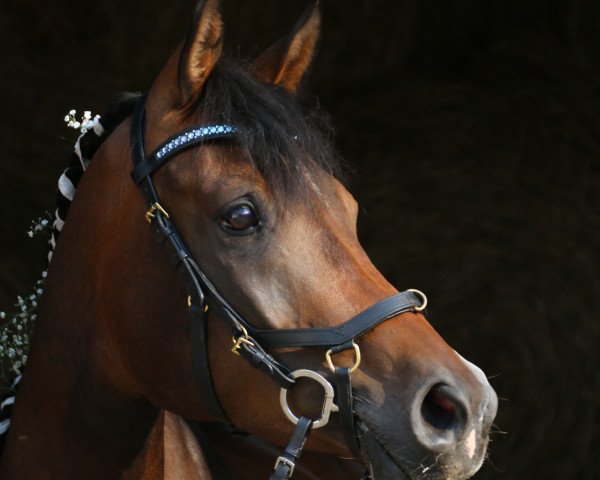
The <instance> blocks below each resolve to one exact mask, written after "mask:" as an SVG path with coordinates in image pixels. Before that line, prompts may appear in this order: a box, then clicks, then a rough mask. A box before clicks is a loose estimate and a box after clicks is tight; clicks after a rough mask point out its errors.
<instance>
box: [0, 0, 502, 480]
mask: <svg viewBox="0 0 600 480" xmlns="http://www.w3.org/2000/svg"><path fill="white" fill-rule="evenodd" d="M319 31H320V13H319V8H318V5H317V4H315V5H312V6H310V7H309V8H308V10H307V11H306V12H305V14H304V15H303V16H302V17H301V18H300V20H299V21H298V23H297V24H296V26H295V27H294V29H293V30H292V32H291V33H290V34H289V35H288V36H287V37H286V38H284V39H282V40H280V41H279V42H277V43H275V44H274V45H273V46H272V47H270V48H269V49H267V50H266V51H265V52H264V53H263V54H262V55H260V56H259V57H258V58H257V59H256V60H254V61H253V62H252V63H250V64H244V63H242V62H236V61H234V60H231V59H227V58H225V57H224V56H223V55H222V45H223V35H222V19H221V16H220V12H219V2H218V0H206V1H204V2H200V3H198V6H197V8H196V11H195V13H194V17H193V21H192V26H191V28H190V30H189V33H188V35H187V37H186V39H185V40H184V41H183V42H182V43H181V44H180V45H179V46H178V47H177V48H176V49H175V51H174V52H173V53H172V55H171V56H170V57H169V59H168V61H167V63H166V65H165V66H164V67H163V69H162V70H161V72H160V73H159V74H158V77H157V78H156V80H155V82H154V83H153V84H152V86H151V88H150V90H149V92H148V94H147V95H145V96H141V97H140V98H139V99H137V100H136V102H135V108H134V110H133V113H132V115H131V116H129V117H128V118H127V119H126V120H124V121H122V122H121V123H120V124H119V125H118V126H117V127H116V128H115V129H114V130H113V131H112V132H111V133H110V135H109V136H108V137H107V138H106V139H105V140H104V141H103V142H102V144H101V145H100V146H99V148H98V151H97V152H96V154H95V155H94V157H93V160H92V161H91V162H90V163H89V166H88V168H87V170H86V172H85V174H84V175H83V176H82V177H81V180H80V181H79V184H78V186H77V194H76V196H75V198H74V201H73V204H72V205H71V208H70V210H69V221H68V222H67V223H65V225H64V228H63V230H62V232H61V236H60V241H59V242H58V243H57V244H56V249H55V251H54V254H53V257H52V262H51V264H50V268H49V271H48V277H47V280H46V288H45V293H44V296H43V300H42V302H41V305H40V311H39V315H38V320H37V324H36V331H35V335H34V338H33V341H32V345H31V351H30V354H29V359H28V363H27V371H26V374H25V375H24V377H23V380H22V383H21V385H20V386H19V391H18V397H17V401H16V403H15V405H14V409H13V413H12V423H11V426H10V429H9V431H8V438H7V441H6V446H5V449H4V452H3V456H2V460H1V462H0V476H1V478H3V479H7V480H10V479H17V478H19V479H22V478H35V479H38V478H55V477H59V476H61V477H65V478H84V477H86V478H87V477H92V478H99V479H101V478H107V479H108V478H110V479H114V478H123V477H124V476H125V475H126V474H127V475H129V478H132V477H131V474H133V475H134V474H135V473H131V472H133V471H134V470H135V468H134V467H132V466H134V465H136V463H135V462H136V459H139V458H144V451H145V450H144V449H145V448H146V447H147V446H148V444H149V443H148V442H150V445H152V438H153V437H152V434H153V432H156V430H155V429H156V426H157V422H159V423H160V415H161V412H163V411H165V410H166V411H169V412H173V413H174V414H176V415H177V416H178V417H181V418H187V419H192V420H194V421H198V422H209V421H215V420H218V421H223V420H226V421H228V422H230V423H231V424H233V425H235V426H236V428H237V429H240V430H242V431H244V432H249V433H251V434H252V435H254V436H255V437H257V438H261V439H264V440H265V441H267V442H270V443H273V444H276V445H285V444H286V443H287V445H288V446H287V447H286V448H285V450H284V451H283V452H282V453H281V455H280V456H279V457H277V460H276V463H275V472H274V473H273V474H272V477H271V478H277V479H283V478H290V476H291V474H292V473H293V471H294V468H295V466H296V463H297V462H298V458H299V455H300V453H301V452H302V449H303V448H306V450H307V451H310V452H319V453H322V454H327V455H331V456H352V457H356V458H359V459H361V460H362V461H363V462H364V463H365V465H366V466H367V467H368V469H369V471H370V474H371V476H372V477H373V478H374V479H377V480H379V479H391V478H405V479H411V478H415V477H417V476H418V478H424V479H427V478H432V479H433V478H456V479H463V478H468V477H470V476H472V475H473V474H474V473H475V472H476V471H477V470H478V468H479V467H480V466H481V464H482V462H483V460H484V457H485V451H486V448H487V444H488V434H489V429H490V425H491V423H492V421H493V418H494V416H495V413H496V409H497V397H496V395H495V393H494V391H493V389H492V388H491V386H490V385H489V383H488V381H487V379H486V377H485V375H484V374H483V372H482V371H481V370H480V369H479V368H477V367H476V366H474V365H473V364H471V363H469V362H468V361H466V360H465V359H463V358H462V357H461V356H460V355H459V354H458V353H456V352H455V351H454V350H453V349H452V348H451V347H450V346H448V345H447V344H446V342H444V340H443V339H442V338H441V337H440V336H439V335H438V334H437V333H436V332H435V331H434V330H433V328H432V327H431V326H430V324H429V323H428V322H427V320H426V318H425V316H424V309H425V307H426V304H427V300H426V297H425V296H424V294H422V293H420V292H418V291H414V290H412V291H404V292H398V291H397V290H396V289H395V288H394V287H393V286H392V285H391V284H390V283H388V282H387V281H386V280H385V278H384V277H383V276H382V275H381V273H380V272H379V271H378V270H377V269H376V268H375V266H374V265H373V264H372V263H371V262H370V260H369V258H368V256H367V255H366V253H365V251H364V250H363V248H362V247H361V246H360V244H359V242H358V239H357V231H356V218H357V203H356V201H355V200H354V199H353V197H352V196H351V195H350V193H349V192H348V191H347V189H346V188H345V186H344V184H343V182H342V180H343V177H342V169H341V167H340V162H339V161H338V159H337V156H336V154H335V152H334V149H333V147H332V144H331V140H330V138H329V136H328V125H327V122H326V121H325V120H324V117H323V116H322V115H319V112H317V111H315V110H314V109H310V108H308V107H306V106H303V105H302V104H301V102H300V101H299V93H298V91H299V88H300V85H301V81H302V80H303V78H304V76H305V73H306V72H307V70H308V69H309V67H310V65H311V63H312V60H313V57H314V54H315V50H316V46H317V43H318V38H319ZM147 152H152V153H150V154H147ZM132 162H133V170H132V169H131V166H132ZM132 179H133V181H132ZM159 195H160V196H159ZM148 224H150V226H149V225H148ZM156 237H158V239H159V241H158V242H157V239H156ZM398 240H401V232H398ZM165 249H166V250H167V255H165ZM232 345H233V347H232ZM232 352H233V353H232ZM235 354H237V355H235ZM332 384H334V385H335V389H334V387H333V385H332ZM282 409H283V413H282ZM300 412H301V413H300ZM309 433H310V436H309ZM290 435H291V440H289V443H288V439H289V438H290ZM159 436H160V435H159ZM307 437H308V440H307ZM164 438H165V439H168V438H172V436H170V437H169V436H164ZM167 441H168V442H169V441H171V440H167ZM235 454H236V452H235V451H234V450H231V451H230V452H229V455H230V456H231V461H232V462H233V461H235ZM140 456H141V457H140ZM146 458H147V457H146ZM132 468H133V470H132ZM142 470H143V469H142ZM126 472H129V473H126ZM140 475H144V474H140ZM142 478H143V476H142ZM184 478H185V477H184Z"/></svg>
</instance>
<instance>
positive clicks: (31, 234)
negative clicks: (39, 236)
mask: <svg viewBox="0 0 600 480" xmlns="http://www.w3.org/2000/svg"><path fill="white" fill-rule="evenodd" d="M27 235H29V238H33V232H32V231H31V230H29V231H28V232H27Z"/></svg>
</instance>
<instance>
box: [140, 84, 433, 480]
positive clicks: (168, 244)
mask: <svg viewBox="0 0 600 480" xmlns="http://www.w3.org/2000/svg"><path fill="white" fill-rule="evenodd" d="M145 104H146V96H145V95H142V96H141V97H140V98H139V100H138V102H137V104H136V106H135V110H134V112H133V118H132V122H131V132H130V137H131V155H132V160H133V170H132V172H131V177H132V178H133V181H134V182H135V184H136V185H137V186H138V187H139V188H140V191H141V193H142V195H143V197H144V200H145V202H146V206H147V209H148V210H147V211H146V213H145V218H146V220H147V221H148V223H149V224H150V226H151V228H152V230H153V231H154V233H155V235H156V238H157V239H158V242H159V243H160V244H161V245H162V246H163V248H164V250H165V252H166V254H167V255H168V257H169V259H170V261H171V264H172V266H173V268H174V269H175V270H176V271H177V273H178V274H179V276H180V278H181V280H182V281H183V283H184V285H185V287H186V289H187V292H188V295H189V297H188V307H189V309H188V310H189V318H190V335H191V344H192V352H191V355H192V362H193V370H194V374H195V376H196V378H197V381H198V384H199V388H200V392H201V394H202V395H203V397H204V399H205V400H206V403H207V405H208V406H209V408H210V410H211V413H212V415H214V417H215V419H218V420H222V421H226V422H229V420H228V418H227V415H226V414H225V412H224V411H223V408H222V407H221V404H220V402H219V399H218V398H217V395H216V392H215V390H214V386H213V382H212V379H211V374H210V368H209V364H208V353H207V350H208V349H207V315H208V310H209V308H210V310H213V311H214V312H215V313H216V314H217V315H218V316H219V317H221V318H222V319H224V320H225V321H226V322H227V323H228V324H229V326H230V328H231V333H232V341H233V346H232V348H231V351H232V352H233V353H235V354H236V355H239V356H240V357H241V358H243V359H244V360H246V361H247V362H248V363H250V365H252V366H253V367H254V368H256V369H258V370H259V371H261V372H262V373H264V374H266V375H268V376H269V377H270V378H272V379H273V381H275V382H277V384H278V385H279V386H280V387H281V394H280V403H281V406H282V409H283V412H284V415H285V416H286V417H287V418H288V419H289V420H290V421H291V422H292V423H294V424H295V425H296V427H295V430H294V433H293V434H292V438H291V439H290V442H289V444H288V446H287V447H286V448H285V450H284V451H283V452H282V454H281V455H280V456H279V457H278V458H277V461H276V462H275V468H274V471H273V473H272V475H271V477H270V480H285V479H289V478H291V476H292V473H293V471H294V467H295V464H296V462H297V460H298V458H299V457H300V454H301V453H302V448H303V446H304V443H305V441H306V438H307V436H308V434H309V432H310V431H311V429H314V428H320V427H324V426H325V425H326V424H327V422H328V421H329V417H330V415H331V414H332V413H338V414H339V416H340V423H341V426H342V432H343V434H344V438H345V440H346V443H347V444H348V448H349V449H350V451H351V452H352V455H353V456H355V457H360V444H359V441H358V437H357V435H356V431H355V422H356V413H355V412H354V409H353V405H352V403H353V402H352V384H351V375H352V372H354V371H355V370H356V369H357V368H358V367H359V365H360V360H361V357H360V348H359V346H358V345H357V343H356V342H355V340H356V339H357V338H358V337H360V336H361V335H363V334H364V333H365V332H367V331H369V330H371V329H372V328H374V327H375V326H376V325H379V324H380V323H382V322H384V321H385V320H388V319H389V318H392V317H394V316H396V315H398V314H400V313H403V312H408V311H422V310H424V309H425V306H426V305H427V298H426V297H425V295H424V294H423V293H421V292H419V291H418V290H407V291H404V292H400V293H397V294H395V295H392V296H390V297H388V298H385V299H384V300H381V301H380V302H377V303H375V304H374V305H372V306H370V307H369V308H367V309H366V310H363V311H362V312H360V313H358V314H357V315H355V316H354V317H352V318H351V319H349V320H347V321H346V322H344V323H342V324H339V325H335V326H333V327H329V328H290V329H259V328H256V327H254V326H253V325H252V324H251V323H250V322H248V321H247V320H246V319H245V318H244V317H243V316H242V315H240V314H239V313H238V312H237V311H236V310H235V308H234V307H233V306H232V305H231V304H230V303H229V302H228V301H227V300H226V299H225V297H224V296H223V295H222V294H221V293H220V292H219V291H218V290H217V289H216V288H215V286H214V285H213V284H212V283H211V281H210V280H209V279H208V278H207V276H206V275H205V274H204V272H203V271H202V269H201V268H200V266H199V265H198V263H197V262H196V261H195V259H194V258H193V257H192V256H191V254H190V252H189V250H188V249H187V247H186V246H185V244H184V242H183V240H182V238H181V236H180V235H179V233H178V232H177V230H176V229H175V227H174V226H173V224H172V223H171V220H170V216H169V213H167V210H165V208H163V206H162V205H161V203H160V199H159V197H158V194H157V192H156V187H155V185H154V182H153V181H152V174H153V173H154V172H155V171H156V170H157V169H158V168H160V167H161V166H162V165H163V164H165V163H166V162H167V161H169V160H170V159H171V158H173V157H174V156H175V155H177V154H178V153H179V152H181V151H183V150H186V149H188V148H191V147H195V146H199V145H202V144H203V143H204V142H206V141H208V140H211V141H223V140H224V141H235V139H236V127H235V126H232V125H227V124H209V125H197V126H194V127H191V128H188V129H186V130H183V131H182V132H180V133H178V134H176V135H174V136H172V137H170V138H169V139H167V140H166V141H165V142H163V143H162V144H161V145H160V146H159V147H158V148H157V149H156V150H155V151H154V152H153V153H151V154H150V155H148V156H146V154H145V152H144V136H145V129H146V120H145ZM283 347H310V348H322V349H327V353H326V361H327V364H328V366H329V369H330V370H331V372H332V375H331V377H332V378H331V379H327V378H326V377H325V376H323V375H321V374H320V373H317V372H315V371H312V370H308V369H300V370H296V371H290V370H289V369H288V368H287V367H286V366H285V365H283V364H281V363H280V362H279V361H278V360H277V359H276V358H275V357H274V356H272V355H271V354H269V353H267V350H269V349H277V348H283ZM351 349H353V350H354V351H355V363H354V365H353V366H352V367H350V368H346V367H336V366H335V365H334V364H333V361H332V355H335V354H337V353H340V352H343V351H345V350H351ZM301 377H305V378H310V379H311V380H313V381H315V382H317V383H319V384H320V385H321V387H322V388H323V392H324V400H323V408H322V411H321V416H320V417H319V418H314V419H311V418H307V417H304V416H300V417H297V416H296V415H295V414H294V413H293V412H292V410H291V409H290V407H289V405H288V402H287V392H288V390H290V389H291V388H292V387H293V386H294V384H295V383H296V380H297V379H298V378H301ZM331 380H333V383H334V385H335V388H334V387H333V386H332V383H331ZM229 423H231V422H229Z"/></svg>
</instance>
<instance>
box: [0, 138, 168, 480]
mask: <svg viewBox="0 0 600 480" xmlns="http://www.w3.org/2000/svg"><path fill="white" fill-rule="evenodd" d="M122 151H123V150H122V147H121V150H120V152H121V155H122ZM113 154H114V152H113ZM110 156H111V155H105V156H104V157H105V158H97V159H96V158H95V159H94V161H93V162H92V163H91V164H90V168H89V170H88V172H87V173H86V174H85V175H84V177H83V178H82V180H81V183H80V186H79V187H78V191H77V196H76V198H75V201H74V203H73V205H72V206H71V210H70V212H69V219H68V221H67V223H66V225H65V228H64V230H63V232H62V234H61V238H60V241H59V242H58V244H57V248H56V250H55V252H54V256H53V259H52V263H51V265H50V268H49V275H48V279H47V282H46V289H45V294H44V297H43V299H42V302H41V305H40V310H39V314H38V320H37V323H36V330H35V335H34V337H33V342H32V345H31V349H30V353H29V358H28V363H27V368H26V372H25V375H24V377H23V381H22V383H21V385H20V387H19V391H18V395H17V400H16V403H15V407H14V410H13V418H12V422H11V427H10V429H9V435H8V438H7V443H6V446H5V450H4V452H3V457H2V462H0V478H2V479H3V480H9V479H17V478H19V479H21V478H60V477H64V478H86V477H88V478H98V479H101V478H110V479H114V478H119V477H120V476H121V474H122V472H123V471H125V470H126V468H127V467H128V466H129V465H130V464H131V462H132V461H133V459H134V458H135V456H136V455H137V454H139V451H140V450H141V449H142V448H143V445H144V442H145V441H146V438H147V436H148V434H149V432H150V430H151V428H152V426H153V424H154V422H155V420H156V416H157V415H158V410H157V409H156V408H155V407H154V406H152V405H151V404H150V403H149V402H147V401H146V400H144V399H143V398H142V396H141V395H139V394H137V395H136V394H135V393H134V392H133V390H132V383H131V379H130V378H129V377H128V374H127V372H126V369H124V368H122V365H121V364H120V361H119V359H118V358H117V357H116V356H115V355H114V351H113V350H112V348H111V342H110V340H111V339H110V338H108V337H107V333H106V329H105V328H104V329H103V328H102V327H101V326H102V325H106V321H105V320H106V319H105V317H106V315H107V313H106V305H107V299H110V296H106V295H107V294H108V292H105V291H104V288H105V287H102V284H106V283H107V282H105V281H103V280H102V275H103V272H102V268H104V265H103V262H102V259H103V258H104V256H105V255H106V254H107V252H106V248H110V247H108V246H107V245H104V244H108V243H110V238H106V234H107V233H109V232H102V229H105V228H108V226H109V224H110V219H106V218H105V217H106V216H107V211H108V210H109V209H111V210H114V209H118V208H119V206H120V205H119V201H120V200H121V201H122V200H123V199H122V198H119V192H120V191H122V190H124V189H123V185H125V182H126V181H128V178H127V170H125V171H124V172H123V173H122V175H120V177H118V178H114V177H107V176H106V175H109V174H110V173H111V172H110V170H111V168H114V167H115V166H114V165H111V164H110V162H109V158H107V157H110ZM103 162H104V163H103ZM95 163H97V165H96V164H95ZM113 173H114V172H113ZM106 178H111V181H110V182H108V181H106V180H105V179H106ZM113 179H114V181H113ZM102 180H104V181H102ZM121 206H122V205H121ZM103 217H104V219H103ZM100 239H101V240H100ZM103 249H104V250H103ZM99 259H100V260H99ZM114 273H115V275H116V274H118V272H114ZM118 320H119V321H121V319H118Z"/></svg>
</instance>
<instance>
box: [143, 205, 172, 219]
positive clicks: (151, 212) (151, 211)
mask: <svg viewBox="0 0 600 480" xmlns="http://www.w3.org/2000/svg"><path fill="white" fill-rule="evenodd" d="M157 210H158V211H159V212H160V213H162V214H163V215H164V216H165V217H167V218H169V214H168V213H167V211H166V210H165V209H164V208H163V207H162V206H161V204H160V203H158V202H154V203H153V204H152V206H151V207H150V208H149V209H148V211H147V212H146V215H145V217H146V221H147V222H148V223H152V219H153V218H154V212H156V211H157Z"/></svg>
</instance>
